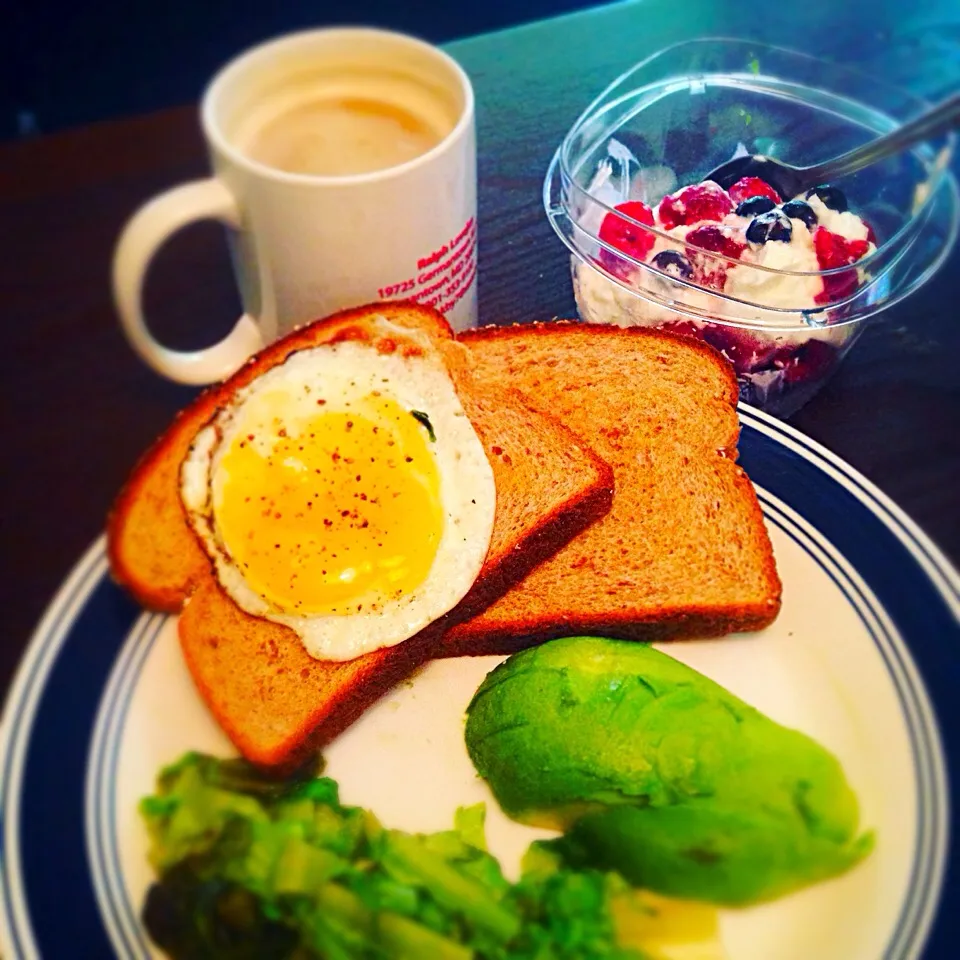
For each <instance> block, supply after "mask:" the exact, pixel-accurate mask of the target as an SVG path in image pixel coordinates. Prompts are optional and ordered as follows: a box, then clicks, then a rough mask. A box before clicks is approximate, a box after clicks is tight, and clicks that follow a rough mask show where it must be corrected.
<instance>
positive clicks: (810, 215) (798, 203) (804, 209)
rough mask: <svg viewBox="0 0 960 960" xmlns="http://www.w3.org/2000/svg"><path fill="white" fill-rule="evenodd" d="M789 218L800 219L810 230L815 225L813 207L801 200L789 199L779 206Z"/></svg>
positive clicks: (815, 219) (815, 216)
mask: <svg viewBox="0 0 960 960" xmlns="http://www.w3.org/2000/svg"><path fill="white" fill-rule="evenodd" d="M780 209H781V210H782V211H783V212H784V213H785V214H786V215H787V216H788V217H789V218H790V219H791V220H802V221H803V222H804V223H805V224H806V225H807V226H808V227H809V228H810V229H811V230H812V229H813V228H814V227H815V226H816V225H817V215H816V214H815V213H814V212H813V207H811V206H810V204H809V203H805V202H804V201H803V200H791V201H790V202H789V203H785V204H784V205H783V206H782V207H781V208H780Z"/></svg>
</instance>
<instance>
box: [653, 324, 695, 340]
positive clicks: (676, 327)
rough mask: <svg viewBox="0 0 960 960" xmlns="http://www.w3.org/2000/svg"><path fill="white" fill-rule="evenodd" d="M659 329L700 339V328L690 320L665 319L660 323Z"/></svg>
mask: <svg viewBox="0 0 960 960" xmlns="http://www.w3.org/2000/svg"><path fill="white" fill-rule="evenodd" d="M660 329H661V330H669V331H670V333H678V334H680V336H681V337H696V338H697V339H698V340H700V339H702V336H701V334H700V328H699V327H698V326H697V325H696V324H695V323H694V322H693V321H692V320H667V321H666V322H665V323H661V324H660Z"/></svg>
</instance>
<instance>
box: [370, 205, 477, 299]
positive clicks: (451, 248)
mask: <svg viewBox="0 0 960 960" xmlns="http://www.w3.org/2000/svg"><path fill="white" fill-rule="evenodd" d="M476 275H477V224H476V221H475V220H474V219H473V217H471V218H470V219H469V220H468V221H467V222H466V223H465V224H464V225H463V229H462V230H461V231H460V232H459V233H458V234H457V235H456V236H455V237H453V238H452V239H451V240H449V241H448V242H447V243H445V244H444V245H443V246H442V247H440V248H439V249H438V250H434V251H433V252H432V253H430V254H429V255H428V256H426V257H421V258H420V259H419V260H418V261H417V273H416V274H415V275H414V276H412V277H409V278H408V279H406V280H401V281H400V282H399V283H391V284H389V285H388V286H386V287H381V288H380V290H379V291H378V292H379V294H380V296H381V297H382V298H383V299H384V300H388V299H390V298H391V297H405V298H407V299H409V300H416V301H417V302H418V303H423V304H426V305H427V306H429V307H435V308H436V309H437V310H439V311H440V313H447V312H449V311H450V310H452V309H453V306H454V304H455V303H456V302H457V301H458V300H460V298H461V297H463V296H464V294H465V293H466V292H467V291H468V290H469V289H470V284H471V283H473V279H474V277H475V276H476Z"/></svg>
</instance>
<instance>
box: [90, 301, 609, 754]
mask: <svg viewBox="0 0 960 960" xmlns="http://www.w3.org/2000/svg"><path fill="white" fill-rule="evenodd" d="M371 315H379V316H387V317H388V319H393V320H395V321H396V322H397V323H398V324H399V325H401V326H408V327H409V326H414V327H416V328H417V329H422V330H424V331H425V332H427V333H428V334H429V335H430V337H431V339H432V341H433V342H434V344H435V345H436V346H437V347H438V349H440V350H441V352H442V353H443V355H444V359H445V361H446V363H447V367H448V370H449V371H450V373H451V377H452V378H453V380H454V383H455V386H456V387H457V391H458V393H459V395H460V397H461V401H462V403H463V406H464V410H465V412H466V413H467V416H468V418H469V419H470V420H471V423H473V425H474V428H475V430H476V431H477V434H478V436H479V437H480V440H481V442H482V443H483V445H484V448H485V450H486V451H487V456H488V459H489V460H490V462H491V466H492V467H493V470H494V476H495V481H496V488H497V497H498V505H497V511H496V517H495V522H494V537H493V539H492V541H491V546H490V550H489V552H488V555H487V560H486V561H485V563H484V566H483V569H482V570H481V573H480V575H479V577H478V578H477V581H476V583H475V584H474V586H473V588H472V589H471V590H470V591H469V592H468V594H467V596H466V597H464V599H463V601H461V603H460V604H459V605H458V606H457V607H456V608H455V609H454V610H452V611H450V612H449V613H448V614H447V615H446V616H445V617H443V618H441V620H438V621H436V622H435V623H433V624H431V625H430V626H429V627H427V628H426V629H425V630H423V631H421V632H420V633H419V634H417V635H416V636H414V637H412V638H411V639H409V640H407V641H404V642H403V643H401V644H398V645H397V646H395V647H391V648H387V649H384V650H378V651H375V652H374V653H371V654H367V655H365V656H363V657H359V658H357V659H355V660H353V661H348V662H346V663H332V662H329V661H318V660H314V659H312V658H311V657H310V656H309V655H308V654H307V653H306V651H305V650H304V648H303V645H302V644H301V642H300V640H299V638H298V637H297V636H296V634H295V633H294V632H293V631H292V630H290V629H289V628H287V627H284V626H282V625H279V624H276V623H272V622H270V621H267V620H263V619H260V618H257V617H252V616H250V615H249V614H247V613H245V612H244V611H242V610H240V609H239V608H238V607H237V606H236V605H235V604H234V603H233V601H232V600H231V599H230V598H229V597H228V596H227V595H226V594H225V593H224V592H223V591H222V589H221V588H220V586H219V584H218V583H217V581H216V579H215V576H214V573H213V567H212V564H211V562H210V561H209V559H208V558H207V555H206V553H205V552H204V551H203V549H202V548H201V546H200V545H199V543H198V541H197V539H196V537H195V536H194V534H193V531H192V530H191V529H190V526H189V524H188V523H187V519H186V515H185V512H184V510H183V507H182V505H181V502H180V493H179V470H180V464H181V462H182V460H183V458H184V456H185V455H186V453H187V452H188V450H189V447H190V444H191V443H192V442H193V437H194V436H195V435H196V433H197V431H198V430H199V429H200V428H201V427H202V426H203V425H204V424H205V423H207V422H208V421H209V419H210V418H211V417H212V416H214V415H215V413H216V412H217V410H218V409H219V408H220V406H221V405H222V404H223V403H224V402H226V401H227V400H228V399H229V398H230V397H231V396H232V395H233V394H234V392H235V391H236V390H237V389H240V388H241V387H243V386H245V385H246V384H247V383H249V382H250V381H251V380H253V379H254V378H255V377H256V376H259V375H260V374H262V373H263V372H265V371H266V370H268V369H270V368H271V367H272V366H275V365H276V364H278V363H282V362H283V361H284V360H285V359H286V358H287V357H288V356H290V354H291V353H293V352H294V351H296V350H299V349H304V348H307V347H311V346H316V345H318V344H321V343H329V342H332V341H336V340H339V339H345V338H350V339H358V338H359V339H367V338H368V333H369V331H368V330H366V329H365V328H364V321H365V320H366V319H367V318H369V317H370V316H371ZM395 340H396V342H394V339H393V338H392V339H391V340H390V342H386V340H384V339H381V340H379V341H378V348H382V349H384V350H385V351H391V350H393V349H407V348H409V349H415V348H416V344H415V343H414V342H412V341H411V342H408V343H407V344H404V343H403V342H402V341H403V338H402V337H398V338H395ZM470 362H471V355H470V353H469V350H468V349H467V348H466V347H464V346H463V345H462V344H459V343H457V342H456V341H455V340H454V339H453V337H452V333H451V332H450V329H449V327H448V326H447V325H446V323H445V321H443V319H442V318H441V317H440V315H439V314H436V313H435V312H434V311H432V310H429V309H428V308H424V307H419V306H416V305H412V306H411V305H409V304H377V305H372V306H371V307H367V308H359V309H357V310H351V311H345V312H344V313H341V314H338V315H336V316H334V317H332V318H329V319H327V320H325V321H321V322H319V323H317V324H314V325H311V326H309V327H307V328H304V329H303V330H302V331H299V332H297V333H295V334H292V335H291V336H290V337H288V338H286V339H285V340H282V341H279V342H278V343H277V344H275V345H273V346H272V347H270V348H268V349H267V350H265V351H264V352H263V353H261V354H260V355H258V357H257V358H256V359H255V360H254V361H253V362H251V363H249V364H247V365H246V366H245V367H244V368H243V369H242V370H240V371H238V373H237V374H235V375H234V376H233V377H231V378H230V379H229V380H227V381H226V382H225V383H224V384H222V385H219V386H215V387H212V388H210V389H209V390H207V391H205V392H204V393H203V394H201V395H200V396H199V397H198V398H197V399H196V400H195V401H194V402H193V403H192V404H191V405H190V406H189V407H188V408H187V409H186V410H185V411H184V412H183V413H182V414H181V415H180V416H179V417H178V418H177V419H176V420H175V421H174V424H173V425H172V427H171V428H170V429H169V430H168V431H167V433H166V434H164V436H163V437H161V438H160V439H159V440H158V441H157V442H156V443H155V444H154V446H153V447H152V448H151V449H150V450H149V451H148V452H147V454H146V455H145V456H144V457H143V458H142V460H141V461H140V463H139V464H138V465H137V467H136V468H135V470H134V472H133V475H132V476H131V479H130V480H129V481H128V483H127V485H126V486H125V488H124V489H123V491H122V492H121V494H120V496H119V497H118V500H117V502H116V505H115V508H114V510H113V512H112V514H111V516H110V519H109V523H108V548H109V556H110V563H111V569H112V571H113V574H114V576H115V578H116V579H117V580H118V581H119V582H121V583H122V584H124V585H125V586H127V587H128V588H129V589H130V590H131V592H132V593H133V594H134V596H136V597H137V599H138V600H140V602H141V603H143V604H144V605H145V606H149V607H151V608H152V609H159V610H163V611H168V612H176V611H178V610H181V609H182V613H181V617H180V622H179V636H180V643H181V648H182V650H183V654H184V657H185V660H186V663H187V666H188V668H189V670H190V673H191V675H192V677H193V679H194V682H195V684H196V686H197V689H198V690H199V692H200V694H201V696H202V697H203V699H204V700H205V701H206V703H207V704H208V706H209V707H210V709H211V711H212V713H213V714H214V716H215V717H216V719H217V721H218V722H219V724H220V725H221V727H222V728H223V729H224V730H225V731H226V733H227V734H228V736H229V737H230V739H231V740H232V741H233V743H234V744H235V745H236V746H237V748H238V749H239V750H240V752H241V753H242V754H243V755H244V756H246V757H247V758H248V759H249V760H251V761H252V762H254V763H257V764H259V765H261V766H265V767H271V768H276V769H278V770H285V769H287V768H290V767H293V766H295V765H296V764H297V763H298V762H299V761H300V760H301V759H302V758H303V757H304V756H305V754H307V753H309V752H310V751H311V750H313V749H314V748H316V747H317V746H319V745H322V744H324V743H327V742H329V740H330V739H332V738H333V737H334V736H336V735H337V734H338V733H340V732H341V731H342V730H343V729H345V728H346V727H347V726H349V724H350V723H352V722H353V720H354V719H356V717H357V716H359V715H360V713H362V712H363V710H365V709H366V708H367V707H368V706H369V705H370V704H371V703H372V702H373V701H374V700H376V699H377V698H378V697H380V696H381V695H382V694H383V693H384V692H386V691H387V690H389V689H390V688H391V687H392V686H393V685H395V684H396V683H397V682H398V681H399V680H401V679H403V678H404V677H405V676H407V675H409V674H410V673H411V672H412V671H413V670H415V669H416V668H417V667H418V666H419V665H420V664H422V663H423V662H424V660H426V659H427V658H429V657H430V656H431V655H434V654H435V652H436V650H437V647H438V646H439V644H440V642H441V640H442V637H443V634H444V633H445V632H446V631H447V630H448V629H449V628H450V627H451V626H452V625H453V624H455V623H458V622H460V621H462V620H464V619H467V618H469V617H471V616H474V615H475V614H476V613H478V612H479V611H481V610H482V609H483V608H484V607H485V606H486V605H487V604H488V603H490V602H492V601H493V600H494V599H496V598H497V597H499V596H501V595H502V594H503V593H505V592H506V591H507V590H508V589H509V588H510V587H511V586H512V585H513V584H514V583H515V582H516V581H517V580H519V579H520V578H521V577H523V576H524V575H525V574H527V573H528V572H529V571H530V570H532V569H533V568H534V567H535V565H536V564H537V563H539V562H541V561H542V560H544V559H546V558H548V557H549V556H551V555H552V554H553V553H554V552H556V550H557V549H559V548H560V547H561V546H562V545H563V544H564V543H566V542H568V541H569V540H570V539H571V538H572V537H574V536H576V535H577V534H578V533H579V532H580V531H581V530H583V529H584V528H585V527H586V526H587V525H588V524H590V523H592V522H593V521H595V520H596V519H597V518H599V517H600V516H602V515H603V513H605V512H606V511H607V510H608V509H609V507H610V503H611V502H612V498H613V486H612V472H611V470H610V468H609V466H608V465H607V464H606V463H605V462H604V461H603V460H601V459H600V458H599V457H597V455H596V454H595V453H594V452H593V451H591V450H589V449H588V448H586V447H585V446H584V445H583V444H582V442H581V441H580V440H579V438H578V437H577V436H576V435H574V434H572V433H571V432H570V431H569V430H567V429H566V427H564V426H563V425H562V424H560V423H558V422H557V421H555V420H554V419H553V418H552V417H551V416H549V415H546V414H542V413H538V412H537V411H535V410H532V409H530V408H529V407H528V406H526V405H525V403H524V401H523V398H522V397H521V396H520V395H519V394H516V393H515V392H512V391H510V390H508V389H504V388H501V387H498V386H492V387H486V386H484V385H481V384H477V383H475V382H474V381H473V378H472V374H471V370H470ZM521 432H523V433H524V435H527V434H529V435H531V436H535V435H537V434H538V433H539V436H540V439H541V441H542V443H541V444H540V447H542V448H543V449H544V450H547V451H548V452H549V454H550V457H551V458H552V459H551V460H550V469H551V471H552V472H554V473H555V472H556V470H557V468H558V465H559V468H560V469H563V467H564V466H565V467H566V468H567V469H568V471H569V472H570V473H571V475H572V476H571V478H570V480H569V482H567V483H566V485H565V486H564V487H563V489H562V490H560V491H559V492H558V493H557V494H556V495H554V496H553V498H552V499H550V498H536V497H534V496H533V495H532V494H531V493H530V492H529V490H528V489H526V488H527V487H529V483H524V482H523V481H524V480H525V479H527V478H526V477H519V475H518V474H517V467H518V465H519V464H520V463H522V461H521V459H520V457H519V456H517V462H514V461H512V460H511V457H510V456H509V455H508V453H507V451H506V449H505V448H506V447H507V446H508V445H511V444H512V446H510V450H512V451H513V452H514V454H515V456H516V455H517V453H518V451H517V449H516V444H517V443H518V442H519V441H518V439H517V437H518V436H519V435H520V433H521ZM531 442H533V441H531ZM526 453H527V454H530V453H531V451H530V450H529V449H527V450H526ZM538 455H542V454H540V453H539V447H538ZM523 465H524V466H526V464H523ZM518 477H519V479H518ZM521 507H524V509H523V510H521V509H520V508H521Z"/></svg>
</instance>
